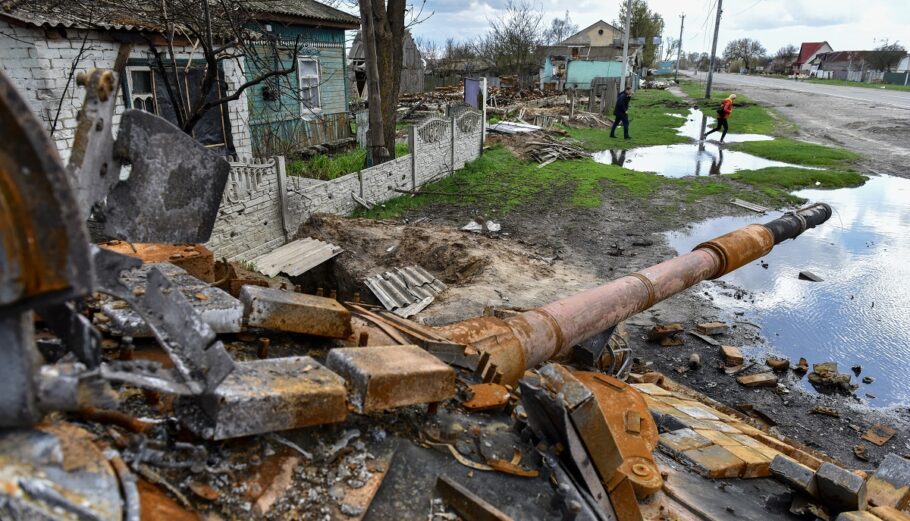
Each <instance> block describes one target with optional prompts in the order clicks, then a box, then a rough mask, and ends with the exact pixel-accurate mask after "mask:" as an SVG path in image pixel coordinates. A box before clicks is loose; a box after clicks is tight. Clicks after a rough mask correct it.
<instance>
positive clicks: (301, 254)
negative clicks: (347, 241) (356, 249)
mask: <svg viewBox="0 0 910 521" xmlns="http://www.w3.org/2000/svg"><path fill="white" fill-rule="evenodd" d="M342 251H344V250H342V249H341V248H340V247H338V246H335V245H334V244H331V243H328V242H323V241H320V240H317V239H311V238H309V237H307V238H305V239H298V240H296V241H291V242H289V243H287V244H285V245H284V246H281V247H279V248H277V249H275V250H273V251H271V252H269V253H266V254H265V255H260V256H259V257H256V258H255V259H253V261H252V264H253V266H254V267H255V269H256V271H258V272H259V273H262V274H263V275H266V276H268V277H274V276H275V275H278V274H279V273H285V274H287V275H290V276H291V277H296V276H297V275H300V274H301V273H305V272H307V271H309V270H311V269H313V268H315V267H316V266H319V265H320V264H322V263H323V262H325V261H327V260H329V259H331V258H332V257H334V256H336V255H338V254H339V253H341V252H342Z"/></svg>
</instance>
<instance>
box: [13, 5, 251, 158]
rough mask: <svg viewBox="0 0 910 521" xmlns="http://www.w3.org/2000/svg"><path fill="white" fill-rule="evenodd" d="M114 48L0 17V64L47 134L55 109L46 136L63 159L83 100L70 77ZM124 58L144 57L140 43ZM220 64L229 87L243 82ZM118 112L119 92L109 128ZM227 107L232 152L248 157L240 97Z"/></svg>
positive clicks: (110, 57)
mask: <svg viewBox="0 0 910 521" xmlns="http://www.w3.org/2000/svg"><path fill="white" fill-rule="evenodd" d="M83 41H84V42H85V46H84V48H83ZM119 48H120V43H118V42H115V41H113V39H112V38H111V37H110V36H109V35H108V34H107V33H104V32H101V31H83V30H75V29H69V30H67V31H66V38H64V37H62V36H61V35H58V34H56V33H55V31H48V32H47V33H45V30H43V29H39V28H35V27H31V26H20V25H13V24H10V23H7V22H3V21H0V68H2V69H3V72H4V73H5V74H6V75H7V77H9V78H10V79H11V80H12V81H13V82H14V83H15V85H16V86H17V87H18V88H19V90H20V91H21V92H22V94H23V95H24V96H25V98H26V100H28V102H29V104H30V105H31V108H32V110H33V111H34V112H35V113H36V114H37V115H38V118H39V119H40V120H41V121H42V122H43V123H44V125H45V130H47V131H48V132H50V130H51V126H52V125H53V121H54V118H55V115H56V114H57V108H58V106H59V107H60V112H59V116H58V117H57V125H56V127H55V131H54V133H53V135H52V136H51V137H52V139H53V141H54V142H55V143H56V145H57V150H58V151H59V152H60V156H61V158H62V159H63V161H64V163H66V162H67V161H68V159H69V154H70V149H71V148H72V145H73V139H74V138H75V132H76V114H77V113H78V111H79V109H80V108H81V107H82V102H83V100H84V98H85V89H83V88H82V87H79V86H78V85H76V81H75V77H76V75H77V74H78V73H80V72H86V71H88V70H89V69H91V68H112V67H113V66H114V61H115V60H116V59H117V52H118V50H119ZM80 49H82V55H81V57H80V58H79V60H78V62H77V63H76V66H75V70H74V73H73V75H72V78H73V79H72V80H71V81H70V82H69V83H68V84H67V78H68V77H69V76H70V74H69V72H70V70H71V69H72V68H73V62H74V61H76V58H77V56H79V54H80ZM175 52H176V55H177V58H178V59H180V60H185V59H188V58H189V57H190V54H191V49H190V48H188V47H180V46H178V47H176V48H175ZM197 58H198V55H197ZM130 59H136V60H145V61H148V60H149V53H148V51H147V50H146V49H145V48H144V46H141V45H139V46H135V47H134V48H133V50H132V51H131V52H130ZM224 67H225V70H224V72H225V80H226V82H227V84H228V88H229V89H233V88H235V87H236V86H237V85H240V84H241V83H243V81H244V76H243V71H242V70H241V68H240V67H238V66H237V65H236V64H235V63H232V62H230V61H225V62H224ZM61 99H62V102H61ZM124 110H125V102H124V99H123V95H122V92H121V91H118V99H117V105H116V109H115V115H114V119H113V124H114V127H115V132H116V127H117V126H118V125H119V122H120V116H121V115H122V114H123V111H124ZM228 111H229V119H230V123H231V134H232V139H233V144H234V148H235V150H236V152H237V153H239V154H243V155H251V154H252V148H251V140H250V133H249V128H248V126H247V122H248V119H249V117H248V108H247V101H246V95H245V94H242V95H241V97H240V99H238V100H237V101H234V102H230V103H228Z"/></svg>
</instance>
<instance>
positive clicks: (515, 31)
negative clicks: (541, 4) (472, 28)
mask: <svg viewBox="0 0 910 521" xmlns="http://www.w3.org/2000/svg"><path fill="white" fill-rule="evenodd" d="M542 20H543V13H542V12H541V11H540V10H539V9H537V8H535V7H534V6H533V5H531V3H530V2H529V1H528V0H509V1H508V2H507V3H506V8H505V10H504V11H503V12H502V14H500V16H499V17H497V18H494V19H492V20H490V21H489V22H490V30H489V32H487V34H486V35H484V36H482V37H481V38H479V39H478V40H477V41H476V43H475V47H476V51H477V54H478V55H479V56H483V57H486V58H488V59H490V60H492V62H493V63H494V64H495V66H496V69H497V70H498V71H499V73H500V74H517V75H519V78H520V77H521V74H522V73H523V72H526V71H528V70H529V69H532V68H536V67H537V66H538V65H539V60H538V56H537V54H538V48H539V47H540V45H541V44H542V43H543V27H542V23H541V22H542Z"/></svg>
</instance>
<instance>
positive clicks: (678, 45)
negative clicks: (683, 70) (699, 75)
mask: <svg viewBox="0 0 910 521" xmlns="http://www.w3.org/2000/svg"><path fill="white" fill-rule="evenodd" d="M679 18H680V21H679V41H678V42H676V74H674V75H673V81H675V82H676V83H679V60H680V58H682V35H683V27H684V26H685V25H686V15H685V13H683V14H681V15H679Z"/></svg>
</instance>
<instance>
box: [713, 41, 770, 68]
mask: <svg viewBox="0 0 910 521" xmlns="http://www.w3.org/2000/svg"><path fill="white" fill-rule="evenodd" d="M766 54H767V51H766V50H765V48H764V47H763V46H762V44H760V43H758V41H757V40H753V39H751V38H740V39H738V40H733V41H731V42H730V43H728V44H727V47H726V49H724V60H725V61H727V62H733V61H735V60H740V61H742V64H743V66H744V67H745V68H746V70H752V67H753V66H754V65H755V64H756V62H758V61H760V60H761V59H762V58H764V57H765V55H766Z"/></svg>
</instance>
